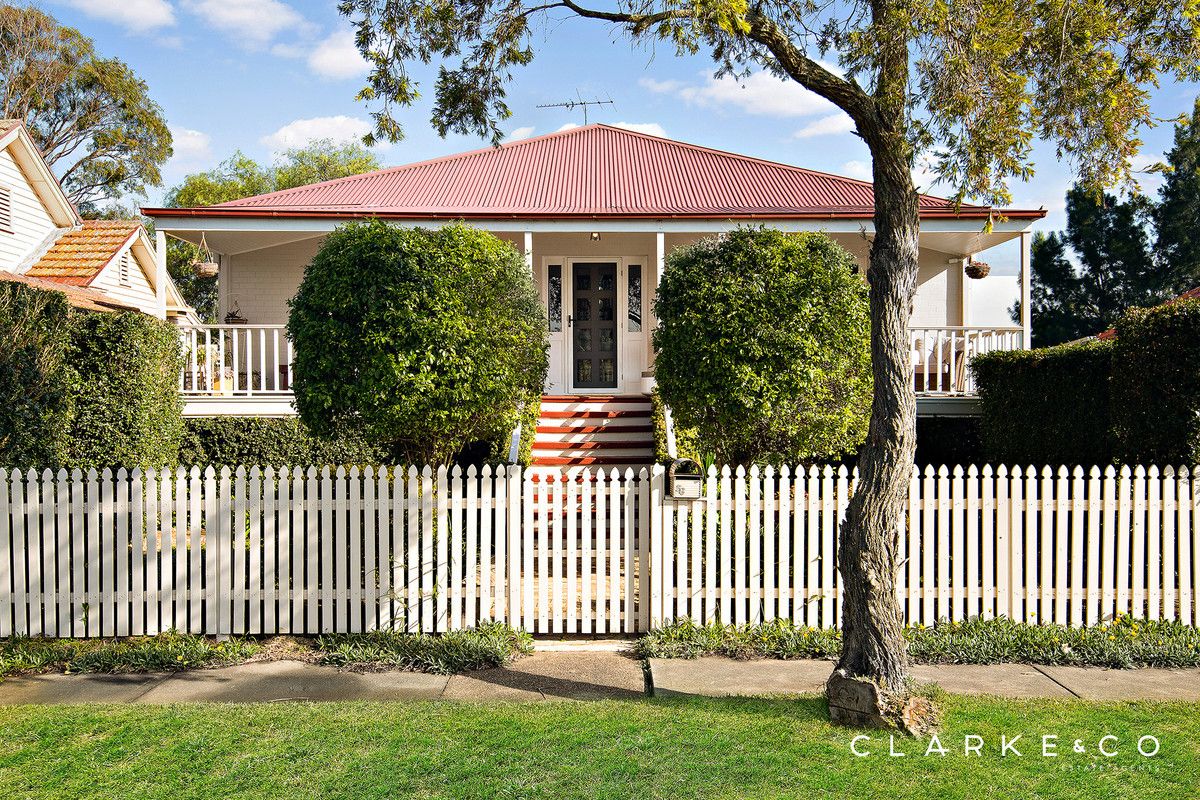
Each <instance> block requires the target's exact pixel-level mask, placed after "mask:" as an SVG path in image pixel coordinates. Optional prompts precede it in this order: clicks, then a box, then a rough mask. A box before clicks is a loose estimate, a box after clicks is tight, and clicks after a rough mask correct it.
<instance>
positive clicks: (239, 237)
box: [164, 226, 327, 256]
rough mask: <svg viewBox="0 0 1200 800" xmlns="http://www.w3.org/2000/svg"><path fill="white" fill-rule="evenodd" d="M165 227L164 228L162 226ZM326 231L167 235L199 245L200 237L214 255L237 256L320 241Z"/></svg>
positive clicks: (170, 232) (174, 232)
mask: <svg viewBox="0 0 1200 800" xmlns="http://www.w3.org/2000/svg"><path fill="white" fill-rule="evenodd" d="M164 227H165V226H164ZM326 233H327V232H326V231H319V232H318V231H226V230H219V229H218V230H204V231H199V230H170V229H167V235H168V236H171V237H174V238H176V239H180V240H182V241H185V242H191V243H192V244H197V245H198V244H200V237H201V235H203V236H204V242H205V244H207V245H208V247H209V248H210V249H211V250H212V251H213V252H216V253H223V254H225V255H230V256H233V255H238V254H239V253H249V252H252V251H254V250H262V249H263V248H266V247H276V246H278V245H281V244H292V243H293V242H302V241H305V240H306V239H320V238H322V237H323V236H325V235H326Z"/></svg>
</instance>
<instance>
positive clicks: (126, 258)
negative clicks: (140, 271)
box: [117, 250, 133, 286]
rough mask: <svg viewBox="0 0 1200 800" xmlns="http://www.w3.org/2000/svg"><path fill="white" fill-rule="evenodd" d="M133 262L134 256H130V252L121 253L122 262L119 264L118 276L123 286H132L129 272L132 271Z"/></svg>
mask: <svg viewBox="0 0 1200 800" xmlns="http://www.w3.org/2000/svg"><path fill="white" fill-rule="evenodd" d="M132 261H133V256H131V255H130V254H129V251H128V250H126V251H125V252H124V253H121V260H120V262H119V263H118V264H117V270H118V272H117V275H118V277H119V278H120V280H121V285H122V286H129V285H130V279H129V272H130V270H131V269H132V263H131V262H132Z"/></svg>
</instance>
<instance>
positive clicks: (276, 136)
mask: <svg viewBox="0 0 1200 800" xmlns="http://www.w3.org/2000/svg"><path fill="white" fill-rule="evenodd" d="M370 130H371V123H369V122H367V121H366V120H365V119H360V118H358V117H347V116H345V115H341V114H339V115H338V116H336V117H311V118H309V119H297V120H293V121H292V122H289V123H288V124H287V125H284V126H283V127H282V128H280V129H279V130H277V131H275V132H274V133H272V134H270V135H268V136H264V137H262V139H260V140H259V141H261V142H262V143H263V144H265V145H266V146H267V147H269V148H271V150H272V151H274V152H276V153H282V152H283V151H284V150H288V149H291V148H293V147H303V146H304V145H306V144H308V143H309V142H311V141H314V140H316V139H332V140H333V141H335V142H345V141H348V140H352V139H354V140H357V139H361V138H362V137H363V136H364V135H365V134H367V133H369V132H370Z"/></svg>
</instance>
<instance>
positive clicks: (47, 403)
mask: <svg viewBox="0 0 1200 800" xmlns="http://www.w3.org/2000/svg"><path fill="white" fill-rule="evenodd" d="M70 319H71V307H70V305H68V304H67V300H66V298H65V297H64V296H63V295H62V293H61V292H47V291H41V290H38V289H33V288H31V287H29V286H25V285H23V284H19V283H13V282H10V281H0V466H6V467H10V466H16V467H26V466H43V465H44V466H58V465H61V464H65V463H66V461H67V442H68V436H69V432H70V427H71V410H72V407H73V399H74V396H73V391H72V387H73V385H74V383H73V377H72V372H71V367H70V357H69V350H70V347H71V329H70V324H71V323H70Z"/></svg>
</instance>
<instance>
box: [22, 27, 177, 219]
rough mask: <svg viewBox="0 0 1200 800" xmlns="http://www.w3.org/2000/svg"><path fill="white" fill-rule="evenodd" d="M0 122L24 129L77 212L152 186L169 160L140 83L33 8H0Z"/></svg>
mask: <svg viewBox="0 0 1200 800" xmlns="http://www.w3.org/2000/svg"><path fill="white" fill-rule="evenodd" d="M0 117H3V118H8V119H19V120H22V121H24V123H25V126H26V127H27V128H28V130H29V133H30V136H32V138H33V140H34V142H36V143H37V145H38V147H39V148H40V149H41V151H42V155H43V156H44V157H45V158H46V162H47V163H49V164H50V165H51V166H52V167H53V168H54V171H55V173H56V174H57V175H58V176H59V179H60V180H61V181H62V184H63V188H64V189H65V190H66V192H67V194H68V195H69V196H70V198H71V200H72V201H73V202H74V203H75V204H76V205H78V206H80V207H81V209H82V210H83V211H84V212H87V211H88V210H89V208H94V207H95V206H97V205H99V204H102V203H103V202H104V201H106V200H110V199H113V198H116V197H119V196H120V195H122V194H125V193H134V194H141V193H144V192H145V190H146V187H148V186H158V185H159V184H160V183H161V182H162V174H161V172H160V167H161V165H162V164H163V162H165V161H166V160H167V159H168V158H170V157H171V132H170V130H169V129H168V128H167V121H166V119H165V118H164V117H163V112H162V109H161V108H159V107H158V105H157V104H156V103H155V102H154V101H152V100H151V99H150V95H149V89H148V87H147V86H146V82H145V81H143V80H142V79H140V78H139V77H138V76H137V75H136V74H134V72H133V70H131V69H130V68H129V67H128V66H127V65H126V64H125V63H124V62H122V61H120V60H119V59H115V58H102V57H101V56H99V55H98V54H97V53H96V51H95V48H94V47H93V44H92V41H91V39H88V38H87V37H86V36H83V35H82V34H80V33H79V31H77V30H75V29H74V28H68V27H66V26H62V25H59V24H58V23H57V22H55V20H54V18H53V17H51V16H49V15H48V14H46V13H44V12H42V11H40V10H38V9H37V8H32V7H20V6H11V5H0Z"/></svg>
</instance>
